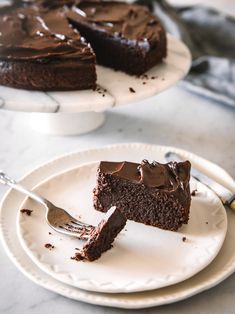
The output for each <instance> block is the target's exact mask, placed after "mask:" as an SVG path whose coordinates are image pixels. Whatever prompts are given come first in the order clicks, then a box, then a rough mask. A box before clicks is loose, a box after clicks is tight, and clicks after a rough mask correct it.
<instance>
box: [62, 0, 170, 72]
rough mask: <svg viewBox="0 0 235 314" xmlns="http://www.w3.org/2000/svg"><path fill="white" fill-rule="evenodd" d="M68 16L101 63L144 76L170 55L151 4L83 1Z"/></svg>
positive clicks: (164, 35)
mask: <svg viewBox="0 0 235 314" xmlns="http://www.w3.org/2000/svg"><path fill="white" fill-rule="evenodd" d="M67 17H68V18H69V20H70V22H71V23H72V24H73V25H74V26H76V27H77V29H78V30H79V32H80V33H81V34H82V35H83V36H84V37H85V38H86V39H87V40H88V41H89V42H90V44H91V46H92V48H93V49H94V51H95V54H96V57H97V61H98V63H100V64H103V65H105V66H108V67H111V68H114V69H117V70H122V71H125V72H127V73H129V74H136V75H140V74H142V73H144V72H145V71H147V70H148V69H150V68H151V67H152V66H154V65H156V64H157V63H159V62H161V61H162V59H163V58H165V57H166V34H165V31H164V30H163V28H162V26H161V25H160V23H159V22H158V20H157V19H156V18H155V17H154V16H153V15H152V14H151V13H150V11H149V10H148V8H147V7H144V6H140V5H137V4H127V3H123V2H114V1H107V2H106V1H79V2H78V4H77V5H74V6H73V7H72V9H71V10H68V13H67Z"/></svg>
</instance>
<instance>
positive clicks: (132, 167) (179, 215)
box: [94, 160, 191, 231]
mask: <svg viewBox="0 0 235 314" xmlns="http://www.w3.org/2000/svg"><path fill="white" fill-rule="evenodd" d="M190 168H191V165H190V162H189V161H185V162H182V163H176V162H170V163H167V164H160V163H158V162H153V163H149V162H148V161H146V160H143V161H142V162H141V164H137V163H131V162H126V161H125V162H105V161H102V162H101V163H100V166H99V168H98V174H97V186H96V188H95V189H94V207H95V209H96V210H99V211H103V212H106V211H107V210H109V208H110V207H111V206H116V208H117V209H119V210H120V211H121V212H122V213H123V214H124V215H125V217H126V218H127V219H130V220H134V221H136V222H141V223H144V224H146V225H151V226H156V227H159V228H162V229H166V230H172V231H176V230H178V229H179V228H180V227H181V226H182V224H187V222H188V219H189V209H190V203H191V195H190V188H189V180H190Z"/></svg>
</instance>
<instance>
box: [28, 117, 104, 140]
mask: <svg viewBox="0 0 235 314" xmlns="http://www.w3.org/2000/svg"><path fill="white" fill-rule="evenodd" d="M104 121H105V113H103V112H94V111H91V112H74V113H56V114H51V113H31V114H30V119H29V124H30V126H31V128H32V129H33V130H35V131H37V132H40V133H44V134H49V135H64V136H66V135H79V134H83V133H88V132H91V131H93V130H95V129H97V128H99V127H100V126H101V125H102V124H103V123H104Z"/></svg>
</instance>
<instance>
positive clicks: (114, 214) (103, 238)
mask: <svg viewBox="0 0 235 314" xmlns="http://www.w3.org/2000/svg"><path fill="white" fill-rule="evenodd" d="M125 225H126V218H125V216H124V215H123V214H122V213H121V212H120V211H119V210H118V209H115V208H114V209H110V210H109V212H108V215H107V216H106V217H105V218H104V219H103V220H102V221H101V222H100V223H99V225H98V226H97V227H96V228H94V229H93V230H92V232H91V234H90V237H89V239H88V241H87V242H86V243H85V245H84V246H83V248H82V250H81V251H79V252H77V253H76V254H75V256H74V257H72V259H75V260H84V259H85V260H88V261H94V260H96V259H98V258H99V257H100V256H101V254H102V253H103V252H105V251H107V250H109V249H111V247H112V243H113V241H114V239H115V238H116V236H117V235H118V233H119V232H120V231H121V230H122V229H123V228H124V227H125Z"/></svg>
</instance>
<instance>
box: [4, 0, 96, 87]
mask: <svg viewBox="0 0 235 314" xmlns="http://www.w3.org/2000/svg"><path fill="white" fill-rule="evenodd" d="M0 34H1V36H0V84H2V85H6V86H10V87H16V88H24V89H30V90H45V91H46V90H76V89H77V90H79V89H88V88H94V87H95V84H96V70H95V54H94V53H93V50H92V49H91V47H90V46H89V45H88V44H87V43H86V42H85V40H84V38H82V37H81V35H80V34H79V33H78V32H77V31H76V30H74V29H73V28H72V27H71V26H70V25H69V23H68V20H67V18H66V17H65V12H64V9H63V8H56V9H54V10H51V9H50V8H46V7H43V6H41V5H39V4H37V1H35V3H34V2H32V3H31V2H29V3H26V2H23V1H17V3H15V4H13V5H11V6H6V7H3V8H1V9H0Z"/></svg>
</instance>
